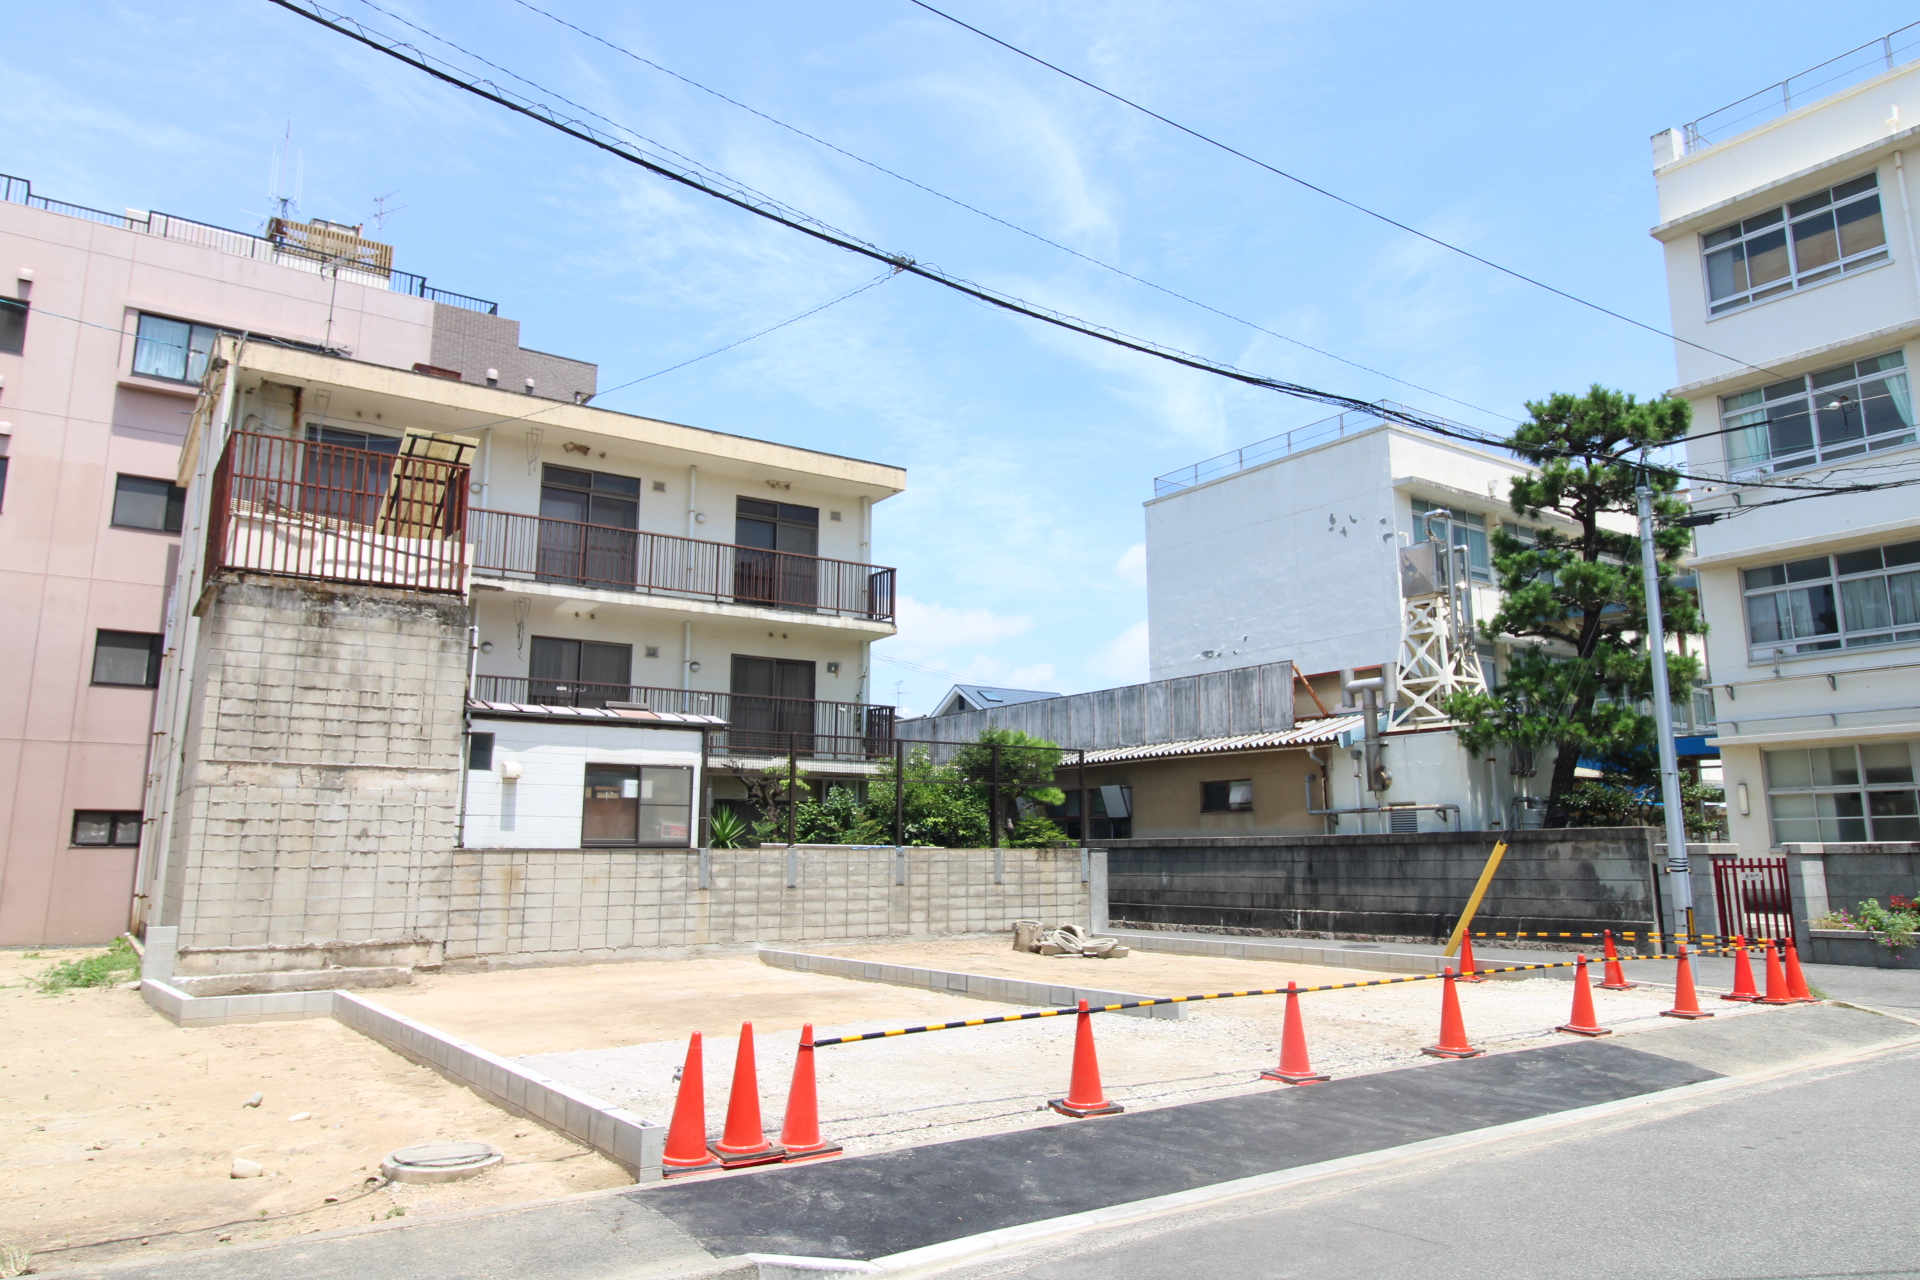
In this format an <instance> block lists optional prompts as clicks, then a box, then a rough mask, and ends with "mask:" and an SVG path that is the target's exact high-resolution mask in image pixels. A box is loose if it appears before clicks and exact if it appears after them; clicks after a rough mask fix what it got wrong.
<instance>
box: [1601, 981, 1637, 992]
mask: <svg viewBox="0 0 1920 1280" xmlns="http://www.w3.org/2000/svg"><path fill="white" fill-rule="evenodd" d="M1633 989H1634V986H1633V984H1632V983H1631V982H1603V983H1601V984H1600V986H1599V990H1601V991H1632V990H1633Z"/></svg>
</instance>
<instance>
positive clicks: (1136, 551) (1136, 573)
mask: <svg viewBox="0 0 1920 1280" xmlns="http://www.w3.org/2000/svg"><path fill="white" fill-rule="evenodd" d="M1113 574H1114V576H1115V577H1116V578H1118V579H1120V581H1122V582H1127V583H1131V584H1132V585H1134V586H1136V587H1144V586H1146V585H1147V544H1146V543H1144V542H1136V543H1134V544H1133V545H1132V546H1130V547H1128V548H1127V549H1126V550H1125V551H1122V552H1121V553H1120V558H1119V559H1118V560H1116V561H1114V562H1113Z"/></svg>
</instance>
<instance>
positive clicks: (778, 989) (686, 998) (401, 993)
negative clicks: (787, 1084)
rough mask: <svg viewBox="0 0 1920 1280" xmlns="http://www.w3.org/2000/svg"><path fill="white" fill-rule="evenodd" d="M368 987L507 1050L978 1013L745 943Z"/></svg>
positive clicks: (946, 999)
mask: <svg viewBox="0 0 1920 1280" xmlns="http://www.w3.org/2000/svg"><path fill="white" fill-rule="evenodd" d="M1007 954H1008V955H1010V956H1011V955H1012V954H1013V953H1012V952H1011V951H1009V952H1008V953H1007ZM366 994H367V996H368V998H370V999H372V1000H374V1001H376V1002H377V1003H379V1004H383V1005H385V1006H386V1007H387V1008H389V1009H392V1010H393V1011H394V1012H395V1013H399V1014H404V1015H405V1016H407V1017H409V1018H415V1019H418V1020H419V1021H421V1022H424V1023H426V1024H427V1025H428V1026H431V1027H435V1028H438V1029H439V1030H441V1031H444V1032H446V1033H447V1034H448V1035H451V1036H457V1037H459V1038H460V1039H462V1040H466V1041H470V1042H471V1043H473V1044H477V1045H479V1046H480V1047H481V1048H483V1049H487V1050H489V1051H491V1052H493V1053H498V1054H501V1055H503V1056H505V1057H518V1056H520V1055H522V1054H535V1053H558V1052H566V1051H569V1050H579V1049H607V1048H612V1047H614V1046H617V1045H630V1044H641V1043H644V1042H647V1041H653V1040H678V1041H681V1042H682V1043H684V1042H685V1040H686V1038H687V1036H688V1035H689V1034H691V1033H692V1032H695V1031H700V1032H704V1033H705V1034H706V1035H707V1036H709V1037H712V1036H715V1035H726V1036H732V1035H734V1034H735V1033H736V1032H738V1031H739V1029H740V1024H741V1023H742V1022H748V1021H750V1022H752V1023H753V1024H754V1027H755V1029H756V1031H757V1033H758V1034H761V1035H767V1034H770V1033H773V1034H779V1035H785V1034H786V1033H788V1032H794V1031H798V1030H799V1029H800V1025H801V1024H802V1023H804V1022H813V1023H818V1024H821V1025H825V1024H827V1023H830V1022H831V1023H836V1024H837V1023H842V1022H854V1021H858V1020H860V1019H863V1018H888V1017H898V1018H905V1019H906V1020H907V1021H909V1022H944V1021H947V1020H949V1019H953V1018H973V1017H978V1016H979V1015H980V1010H981V1009H982V1008H983V1007H984V1006H983V1004H982V1002H981V1001H978V1000H970V999H968V998H966V997H965V996H948V995H937V994H935V993H934V992H931V991H925V992H923V991H914V990H911V989H909V988H906V987H889V986H882V985H880V984H879V983H873V982H856V981H852V980H850V979H847V978H833V977H826V976H822V975H820V974H812V973H793V972H790V971H788V970H785V969H775V968H773V967H772V966H771V965H766V964H762V963H761V962H760V961H759V960H758V959H757V958H756V957H755V956H754V955H753V954H752V953H751V952H731V953H727V954H723V955H713V956H703V957H699V958H697V959H692V960H628V961H623V962H620V963H616V964H592V965H577V966H576V965H569V966H565V967H561V968H536V969H509V970H496V971H494V972H491V973H454V974H439V975H434V976H430V977H420V978H416V979H415V981H414V982H413V984H412V985H411V986H405V987H389V988H386V989H384V990H380V991H369V992H367V993H366Z"/></svg>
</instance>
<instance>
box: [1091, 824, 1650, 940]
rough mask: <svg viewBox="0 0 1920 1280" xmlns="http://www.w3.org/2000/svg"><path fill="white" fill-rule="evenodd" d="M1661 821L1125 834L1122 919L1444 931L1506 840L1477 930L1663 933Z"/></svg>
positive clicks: (1424, 933)
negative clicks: (1319, 832) (1337, 832)
mask: <svg viewBox="0 0 1920 1280" xmlns="http://www.w3.org/2000/svg"><path fill="white" fill-rule="evenodd" d="M1658 835H1659V833H1658V832H1657V831H1655V830H1654V829H1653V828H1651V827H1595V828H1582V829H1563V830H1546V831H1512V832H1497V831H1461V832H1452V831H1436V832H1423V833H1420V834H1417V835H1349V836H1268V837H1258V836H1250V837H1241V838H1231V837H1223V838H1215V839H1198V838H1194V839H1166V840H1115V841H1111V842H1109V844H1108V846H1107V847H1108V849H1109V851H1110V852H1109V855H1108V856H1109V876H1110V880H1109V889H1108V899H1107V903H1108V911H1109V913H1110V914H1111V916H1112V919H1113V922H1114V924H1115V925H1120V924H1122V923H1134V924H1165V925H1184V926H1189V927H1191V926H1202V927H1209V928H1224V929H1229V930H1243V931H1249V932H1258V933H1273V934H1332V935H1335V936H1343V935H1350V936H1355V937H1378V936H1387V937H1409V938H1430V937H1439V936H1444V935H1445V934H1446V933H1447V931H1449V930H1450V929H1451V928H1452V926H1453V922H1454V920H1455V919H1456V918H1457V917H1458V916H1459V914H1460V912H1461V911H1462V910H1463V909H1464V908H1465V906H1466V903H1467V898H1468V896H1469V895H1470V894H1471V893H1472V892H1473V886H1474V884H1475V883H1476V882H1477V881H1478V880H1479V877H1480V872H1481V869H1482V867H1484V866H1485V864H1486V860H1487V855H1488V854H1489V853H1491V852H1492V850H1493V846H1494V842H1495V841H1497V840H1499V839H1502V838H1504V839H1505V840H1506V841H1507V845H1508V847H1507V852H1506V856H1505V857H1504V858H1503V859H1502V860H1501V864H1500V870H1499V873H1498V874H1497V875H1496V876H1495V877H1494V880H1493V883H1492V885H1491V886H1490V888H1489V890H1488V894H1487V897H1486V900H1485V901H1484V902H1483V903H1482V904H1481V906H1480V910H1479V912H1478V914H1476V915H1475V917H1474V928H1475V929H1476V930H1481V929H1484V930H1486V931H1488V932H1500V931H1507V932H1513V931H1518V930H1525V931H1529V932H1535V931H1560V930H1566V931H1570V932H1571V931H1579V930H1585V929H1592V928H1594V927H1595V926H1599V927H1601V928H1615V929H1636V930H1638V929H1649V928H1652V927H1653V926H1654V924H1655V921H1656V918H1657V915H1656V911H1657V909H1656V907H1655V900H1654V896H1653V895H1654V840H1655V839H1656V838H1657V837H1658Z"/></svg>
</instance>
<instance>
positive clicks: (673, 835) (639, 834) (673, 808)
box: [580, 764, 693, 848]
mask: <svg viewBox="0 0 1920 1280" xmlns="http://www.w3.org/2000/svg"><path fill="white" fill-rule="evenodd" d="M692 823H693V770H692V769H689V768H685V767H681V766H664V765H643V766H634V765H618V764H590V765H588V766H587V776H586V795H585V797H584V798H583V800H582V803H581V810H580V843H581V844H582V845H583V846H591V845H601V846H605V845H615V846H633V845H654V846H666V847H670V848H686V847H687V846H688V845H689V844H690V843H691V842H692V834H693V826H692Z"/></svg>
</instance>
